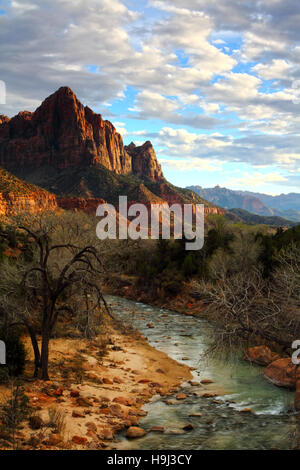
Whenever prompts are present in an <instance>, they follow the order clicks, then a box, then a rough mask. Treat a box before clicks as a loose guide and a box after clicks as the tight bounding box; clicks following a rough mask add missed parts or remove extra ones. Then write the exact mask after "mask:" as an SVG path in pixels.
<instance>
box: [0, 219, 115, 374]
mask: <svg viewBox="0 0 300 470" xmlns="http://www.w3.org/2000/svg"><path fill="white" fill-rule="evenodd" d="M68 217H69V216H66V218H64V217H61V218H59V217H57V216H55V217H54V216H50V215H48V216H45V215H43V216H40V217H38V218H34V219H30V220H28V221H27V223H22V224H18V225H17V226H16V230H17V231H18V233H19V234H22V233H23V234H26V236H27V239H28V240H29V241H30V248H31V250H32V252H33V259H32V261H31V262H30V263H28V262H25V261H24V260H23V259H20V260H18V261H17V262H16V263H15V264H14V265H12V264H11V263H9V262H8V263H7V265H6V267H5V268H4V269H3V273H4V275H3V277H2V280H1V281H0V295H1V297H2V305H3V308H4V310H5V311H6V312H9V314H10V322H11V324H13V323H18V322H19V323H23V324H24V325H25V326H26V328H27V330H28V333H29V335H30V338H31V343H32V347H33V351H34V357H35V371H34V375H35V376H38V375H39V373H40V375H41V378H42V379H44V380H47V379H48V378H49V373H48V362H49V341H50V338H51V335H52V333H53V330H54V327H55V325H56V323H57V320H58V318H59V317H61V316H63V315H65V314H69V315H71V316H73V317H74V316H75V315H76V313H77V312H78V311H79V310H80V311H82V312H84V313H85V315H87V316H88V315H90V313H91V312H93V311H95V310H96V309H99V308H100V306H101V304H102V305H104V307H105V308H106V310H107V312H108V313H110V312H109V309H108V306H107V304H106V302H105V299H104V297H103V295H102V291H101V289H100V286H99V280H100V276H101V274H102V272H103V268H102V263H101V259H100V255H99V250H98V248H97V247H96V246H95V245H94V244H92V243H91V240H90V239H91V234H93V236H94V241H95V243H96V236H95V235H94V234H95V232H93V231H92V227H91V226H90V224H89V223H87V220H85V219H84V220H82V219H81V218H80V217H78V216H77V218H76V216H75V217H74V218H73V219H70V218H68ZM39 330H40V332H41V346H39V343H38V339H37V333H38V331H39Z"/></svg>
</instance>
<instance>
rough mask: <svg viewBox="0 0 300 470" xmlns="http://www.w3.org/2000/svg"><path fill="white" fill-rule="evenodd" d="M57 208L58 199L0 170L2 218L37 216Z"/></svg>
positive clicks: (0, 214) (0, 212)
mask: <svg viewBox="0 0 300 470" xmlns="http://www.w3.org/2000/svg"><path fill="white" fill-rule="evenodd" d="M56 208H57V203H56V197H55V195H54V194H51V193H49V192H48V191H45V190H43V189H41V188H38V187H36V186H33V185H30V184H28V183H25V182H24V181H21V180H19V179H18V178H16V177H15V176H13V175H11V174H10V173H9V172H7V171H6V170H2V169H0V216H12V215H18V214H22V213H31V214H36V213H40V212H44V211H47V210H48V211H49V210H55V209H56Z"/></svg>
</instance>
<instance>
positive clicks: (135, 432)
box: [126, 426, 147, 439]
mask: <svg viewBox="0 0 300 470" xmlns="http://www.w3.org/2000/svg"><path fill="white" fill-rule="evenodd" d="M146 434H147V432H146V431H145V429H143V428H139V427H138V426H130V428H128V429H127V432H126V437H128V438H129V439H136V438H138V437H143V436H145V435H146Z"/></svg>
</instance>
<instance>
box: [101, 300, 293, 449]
mask: <svg viewBox="0 0 300 470" xmlns="http://www.w3.org/2000/svg"><path fill="white" fill-rule="evenodd" d="M107 300H108V302H109V304H110V305H111V307H112V308H113V310H114V312H115V313H117V314H118V315H119V317H120V318H122V320H123V321H125V322H126V323H128V324H131V325H132V326H133V327H134V328H136V329H138V330H139V331H140V332H141V333H142V334H144V335H145V336H146V337H147V338H148V341H149V343H150V344H151V345H152V346H154V347H155V348H157V349H159V350H161V351H164V352H165V353H167V354H168V355H169V356H170V357H172V358H173V359H176V360H177V361H179V362H183V363H185V364H187V365H189V366H192V367H194V368H195V370H194V371H193V375H194V378H195V380H196V381H199V380H202V379H204V378H205V379H207V378H209V379H212V380H213V381H214V383H215V384H213V385H210V386H208V387H207V388H208V390H210V389H211V390H212V391H213V389H214V388H215V387H216V386H217V387H218V390H220V389H222V390H223V393H222V394H221V395H220V396H219V397H215V400H218V401H219V402H220V403H214V402H213V399H209V398H199V397H195V396H193V395H192V393H193V392H195V391H196V390H197V387H191V386H190V385H189V384H183V387H182V388H183V391H184V392H185V393H186V394H187V395H188V398H187V399H186V400H184V401H179V402H178V401H177V402H176V404H174V405H167V404H166V403H165V401H164V400H163V399H162V398H161V397H154V399H153V401H152V402H151V403H149V404H148V405H146V406H145V407H144V409H146V410H147V411H148V415H147V417H145V418H143V419H142V420H141V421H140V425H141V426H142V427H144V428H145V429H146V430H148V429H150V428H151V427H152V426H154V425H159V426H164V427H165V432H164V433H154V432H151V433H149V434H147V435H146V436H145V437H144V438H142V439H137V440H134V441H128V440H127V439H126V438H125V437H124V436H122V435H121V436H120V442H119V444H118V448H122V449H273V448H276V449H289V448H293V436H294V432H295V417H294V416H293V413H291V410H292V407H293V394H292V393H291V392H289V391H287V390H284V389H279V388H277V387H274V386H273V385H271V384H269V383H268V382H267V381H266V380H265V379H263V377H262V368H261V367H259V366H254V365H250V364H248V363H246V362H244V361H243V360H240V359H230V360H222V359H220V358H219V359H216V358H206V359H203V353H204V351H205V350H206V348H207V344H208V338H209V330H210V328H212V326H211V325H210V324H209V323H208V322H206V321H205V320H202V319H198V318H195V317H191V316H190V317H186V316H183V315H180V314H177V313H175V312H171V311H168V310H164V309H160V308H158V307H151V306H149V305H146V304H142V303H137V302H132V301H129V300H126V299H123V298H119V297H114V296H107ZM165 314H167V315H168V316H167V317H164V316H163V315H165ZM149 321H152V322H153V323H154V325H155V328H153V329H149V328H148V327H147V323H148V322H149ZM183 358H184V359H185V360H183ZM198 390H199V391H200V390H203V389H198ZM169 398H171V399H172V397H169ZM246 407H247V408H248V407H249V408H251V410H252V411H253V413H241V412H240V411H239V410H242V409H244V408H246ZM191 413H201V414H202V416H201V417H189V414H191ZM187 423H192V424H193V426H194V429H193V430H192V431H190V432H184V431H183V430H182V428H183V426H185V425H186V424H187Z"/></svg>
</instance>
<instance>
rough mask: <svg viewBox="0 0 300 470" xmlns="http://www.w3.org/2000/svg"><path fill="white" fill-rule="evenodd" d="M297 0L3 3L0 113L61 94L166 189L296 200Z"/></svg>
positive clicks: (299, 186)
mask: <svg viewBox="0 0 300 470" xmlns="http://www.w3.org/2000/svg"><path fill="white" fill-rule="evenodd" d="M299 24H300V2H299V1H298V0H215V1H212V0H185V1H182V0H24V1H22V0H19V1H6V0H4V1H1V0H0V57H1V67H0V80H2V81H3V82H5V84H6V104H0V113H2V114H6V115H8V116H13V115H15V114H17V113H18V112H19V111H20V110H24V109H27V110H30V111H33V110H34V109H35V108H36V107H37V106H39V104H40V103H41V101H42V100H43V99H45V98H46V97H47V96H48V95H50V94H51V93H53V92H54V91H55V90H56V89H57V88H59V87H60V86H69V87H71V88H72V89H73V91H74V92H75V93H76V95H77V97H78V98H79V99H80V101H82V102H83V103H84V104H86V105H88V106H90V107H92V109H94V111H96V112H99V113H101V114H102V115H103V117H104V118H105V119H109V120H110V121H112V122H113V123H114V125H115V126H116V127H117V129H118V131H119V132H120V133H121V134H122V136H123V138H124V141H125V143H126V144H128V143H130V142H131V141H134V142H135V143H136V144H137V145H139V144H141V143H143V142H144V141H146V140H151V141H152V143H153V145H154V148H155V150H156V153H157V157H158V160H159V162H160V163H161V164H162V168H163V171H164V174H165V176H166V178H167V179H169V181H171V182H172V183H174V184H176V185H178V186H182V187H184V186H188V185H200V186H203V187H212V186H215V185H220V186H225V187H228V188H231V189H239V190H250V191H255V192H264V193H268V194H280V193H288V192H300V28H299Z"/></svg>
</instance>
